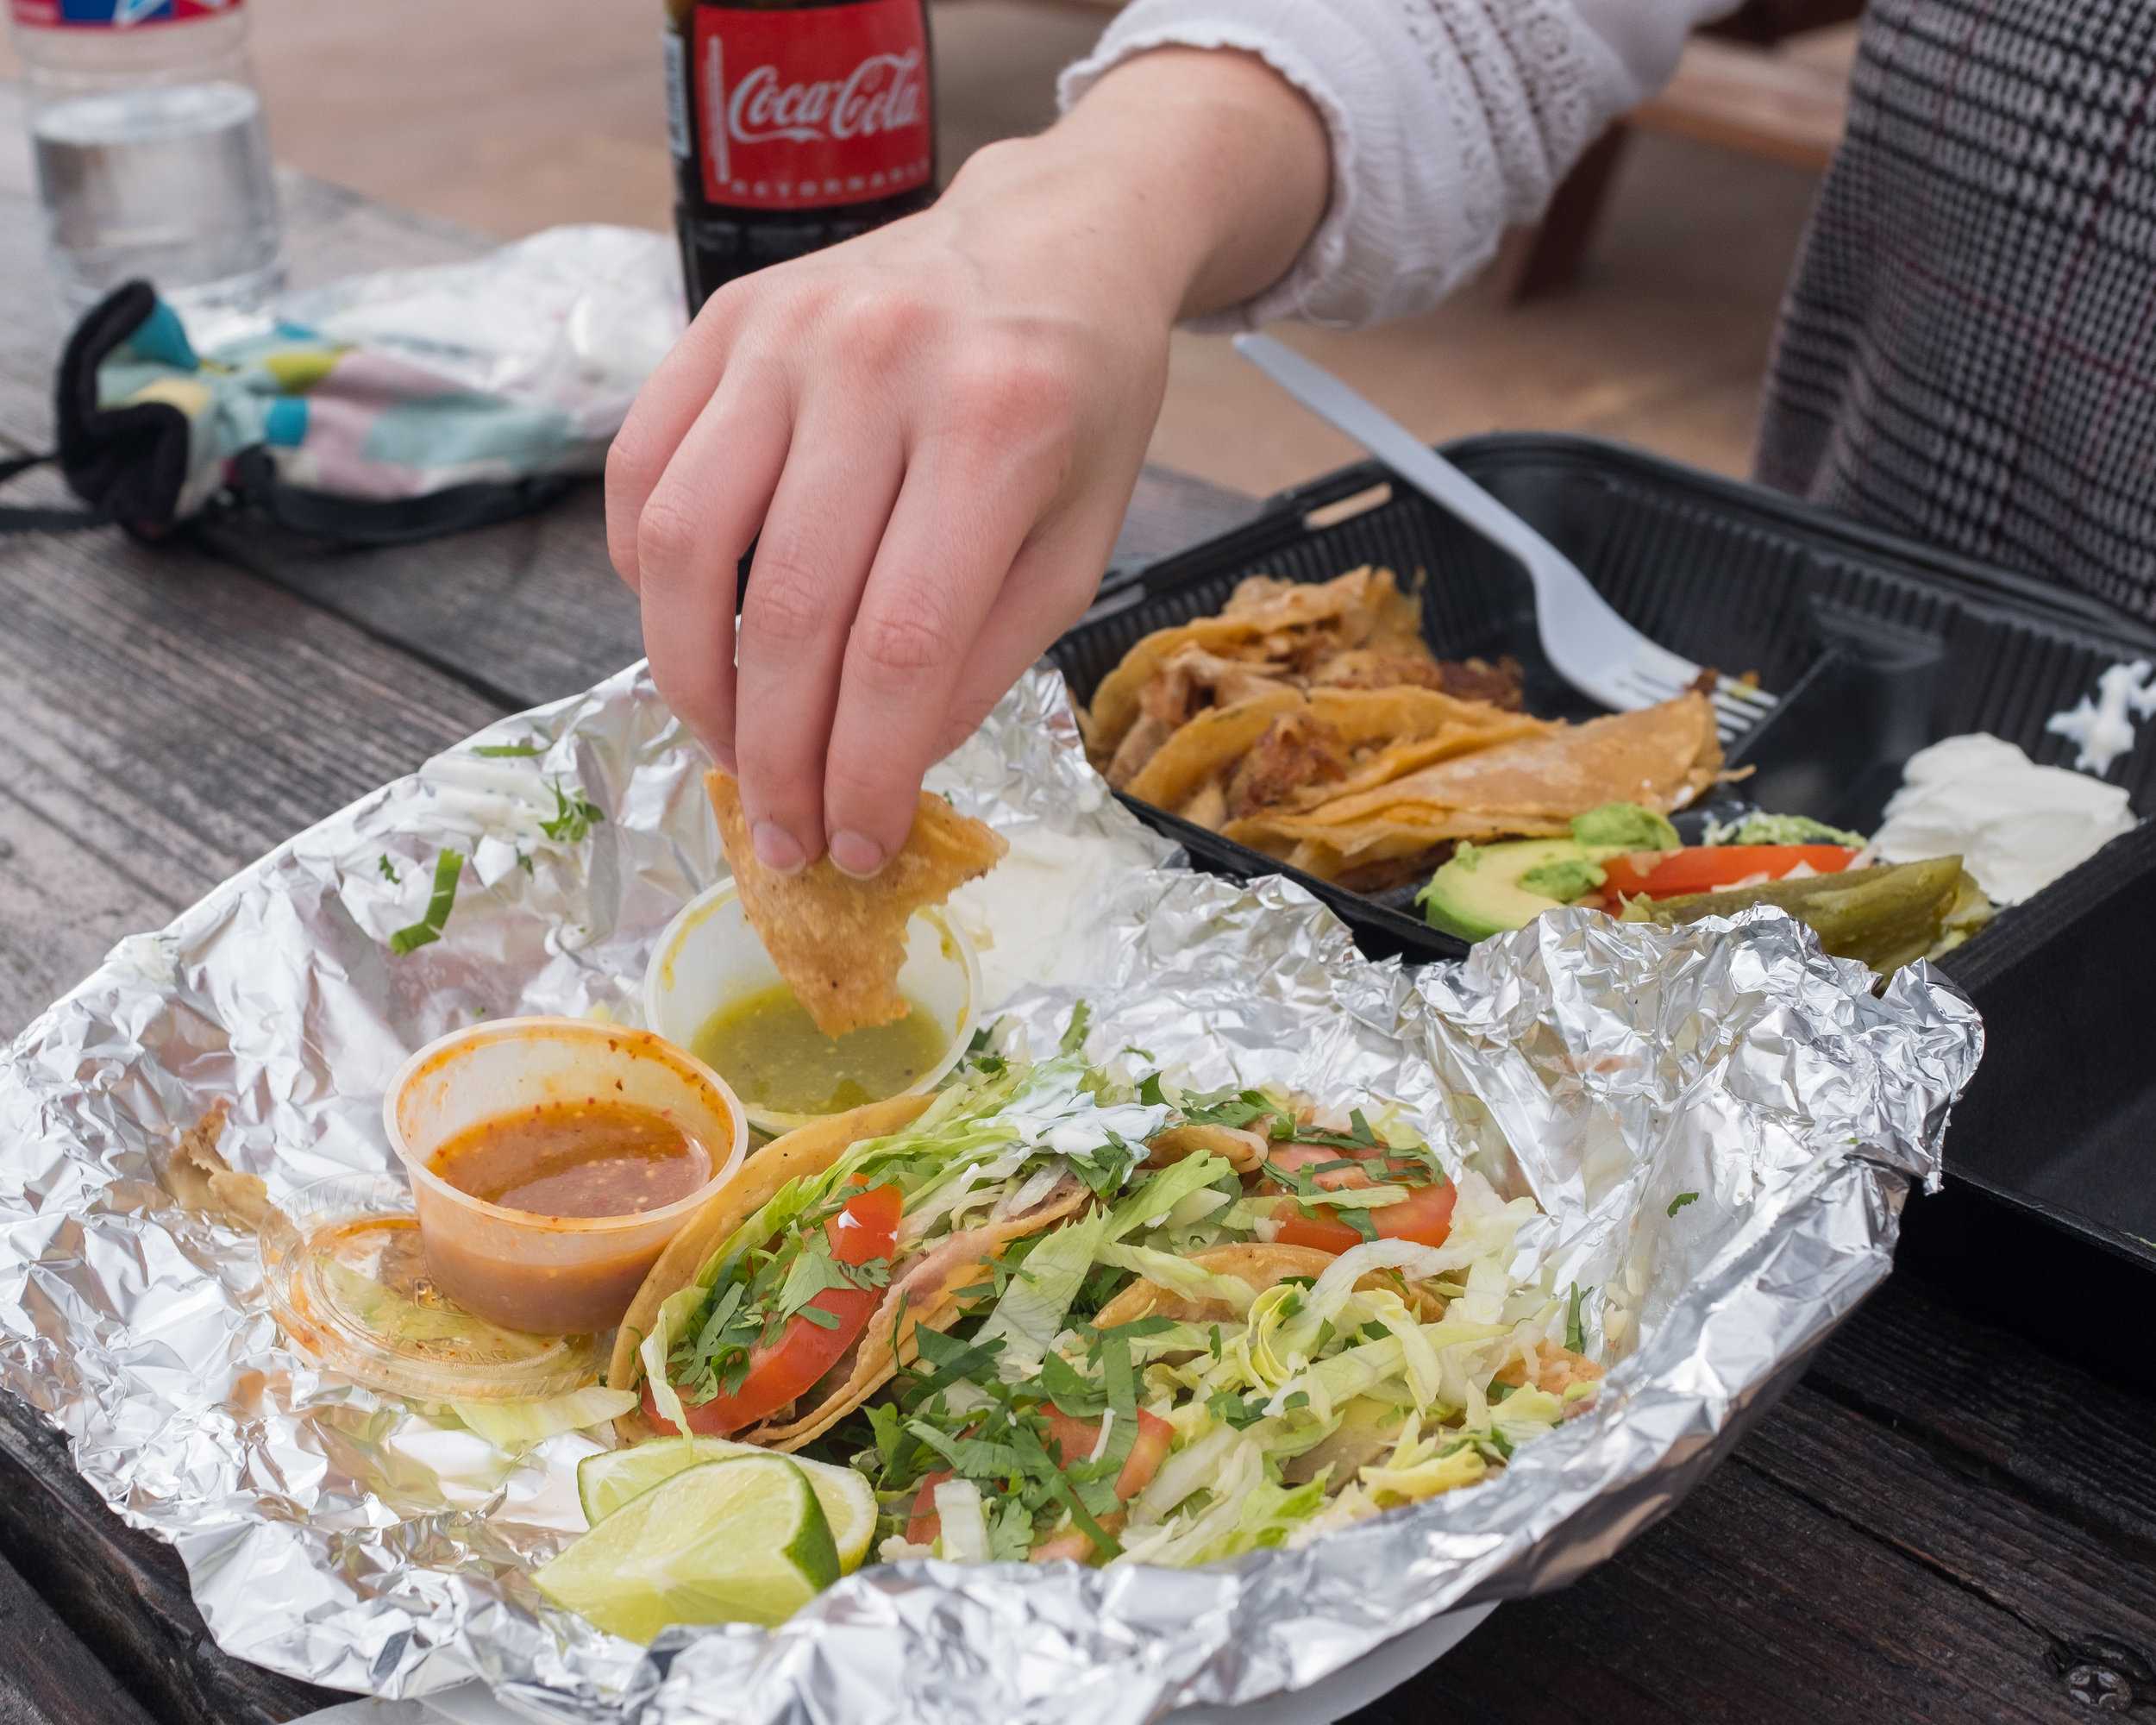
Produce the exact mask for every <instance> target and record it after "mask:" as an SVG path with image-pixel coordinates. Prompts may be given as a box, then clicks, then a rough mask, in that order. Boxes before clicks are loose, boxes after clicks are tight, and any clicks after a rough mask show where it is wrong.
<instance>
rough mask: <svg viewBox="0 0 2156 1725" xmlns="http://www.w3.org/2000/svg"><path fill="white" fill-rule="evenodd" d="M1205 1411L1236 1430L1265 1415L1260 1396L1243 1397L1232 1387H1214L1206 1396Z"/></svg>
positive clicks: (1252, 1424) (1254, 1423)
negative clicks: (1211, 1392) (1210, 1393)
mask: <svg viewBox="0 0 2156 1725" xmlns="http://www.w3.org/2000/svg"><path fill="white" fill-rule="evenodd" d="M1206 1412H1207V1413H1208V1414H1210V1415H1213V1418H1214V1419H1216V1420H1218V1421H1220V1422H1221V1423H1222V1424H1224V1425H1229V1426H1232V1427H1235V1428H1236V1430H1238V1432H1239V1431H1241V1430H1242V1429H1243V1428H1244V1427H1245V1426H1255V1425H1256V1424H1257V1422H1258V1421H1260V1420H1262V1419H1263V1418H1264V1417H1265V1403H1264V1401H1263V1398H1262V1397H1259V1396H1250V1397H1248V1398H1245V1397H1244V1396H1238V1395H1237V1394H1236V1393H1235V1392H1234V1391H1233V1390H1232V1389H1216V1390H1214V1391H1213V1394H1212V1395H1210V1396H1206Z"/></svg>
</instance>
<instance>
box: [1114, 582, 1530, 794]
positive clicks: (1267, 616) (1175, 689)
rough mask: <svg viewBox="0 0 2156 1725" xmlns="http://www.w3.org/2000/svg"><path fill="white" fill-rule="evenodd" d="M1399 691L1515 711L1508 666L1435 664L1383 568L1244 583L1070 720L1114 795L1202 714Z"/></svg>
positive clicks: (1143, 652)
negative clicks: (1336, 694) (1321, 696)
mask: <svg viewBox="0 0 2156 1725" xmlns="http://www.w3.org/2000/svg"><path fill="white" fill-rule="evenodd" d="M1401 688H1406V689H1423V690H1427V691H1431V692H1432V693H1444V694H1446V695H1450V696H1451V697H1453V698H1454V699H1458V700H1462V701H1468V702H1473V703H1476V704H1477V705H1482V706H1496V707H1499V708H1511V709H1517V708H1518V706H1520V667H1519V665H1518V664H1517V663H1516V662H1513V661H1511V660H1503V661H1501V662H1498V663H1496V664H1495V665H1492V664H1489V663H1486V662H1483V661H1482V660H1479V659H1468V660H1451V661H1440V660H1439V659H1438V657H1437V655H1435V654H1433V653H1432V652H1431V650H1430V648H1429V646H1428V644H1427V643H1426V642H1425V641H1424V640H1423V638H1422V633H1421V605H1420V602H1419V601H1418V599H1416V597H1415V595H1414V594H1413V593H1409V592H1402V591H1401V586H1400V584H1399V582H1398V581H1397V580H1395V577H1394V575H1393V573H1392V571H1391V570H1389V569H1378V568H1368V567H1365V568H1359V569H1351V570H1349V571H1348V572H1347V573H1346V574H1344V575H1338V576H1336V577H1335V578H1334V579H1332V580H1329V581H1317V582H1299V581H1287V580H1274V579H1272V578H1271V577H1269V576H1264V575H1253V576H1251V577H1250V579H1249V580H1245V581H1244V582H1242V583H1241V584H1240V585H1239V586H1238V587H1237V588H1236V590H1235V592H1234V593H1232V594H1231V595H1230V596H1229V599H1228V602H1227V604H1226V605H1225V606H1223V607H1222V608H1221V610H1220V612H1219V614H1218V615H1217V616H1213V617H1200V618H1193V619H1192V620H1191V621H1190V622H1188V623H1183V624H1175V626H1174V627H1172V628H1169V629H1161V630H1155V631H1154V632H1153V633H1152V634H1150V635H1148V636H1146V637H1144V638H1143V639H1141V640H1140V641H1138V643H1136V644H1135V645H1134V646H1132V647H1131V649H1130V651H1129V652H1127V653H1126V654H1125V655H1124V656H1123V659H1122V662H1120V663H1119V664H1118V665H1117V666H1116V667H1115V668H1113V669H1112V670H1111V671H1110V672H1109V673H1108V674H1107V675H1106V676H1105V677H1103V678H1102V679H1101V680H1100V685H1099V687H1096V688H1095V689H1094V696H1093V701H1092V704H1091V706H1089V708H1088V709H1087V711H1086V712H1085V713H1084V714H1083V715H1081V718H1082V719H1083V723H1084V726H1085V732H1086V746H1087V750H1088V752H1089V753H1090V755H1091V756H1092V759H1093V762H1094V765H1095V766H1096V767H1098V768H1100V770H1101V772H1102V773H1103V774H1105V775H1106V777H1107V780H1108V782H1109V783H1110V784H1112V785H1114V786H1115V787H1117V788H1119V789H1124V788H1128V787H1131V781H1134V780H1135V779H1136V778H1137V777H1138V775H1140V774H1141V773H1142V772H1144V769H1145V768H1146V767H1147V766H1148V765H1149V764H1150V762H1151V761H1152V760H1153V758H1154V756H1156V755H1157V754H1158V753H1159V752H1160V751H1161V750H1162V749H1163V747H1165V746H1166V745H1167V744H1168V743H1170V742H1171V740H1173V739H1174V738H1175V737H1176V736H1177V734H1178V733H1179V732H1180V731H1181V730H1183V729H1184V728H1185V727H1186V726H1188V725H1189V724H1192V723H1194V721H1197V720H1199V719H1200V718H1203V717H1204V716H1205V715H1206V714H1207V713H1209V712H1215V711H1217V710H1219V709H1224V708H1229V707H1234V706H1239V705H1241V704H1242V703H1244V702H1248V701H1252V700H1264V699H1270V698H1273V697H1276V696H1280V695H1282V694H1287V693H1296V692H1302V693H1315V692H1317V691H1319V690H1334V691H1345V692H1357V691H1372V690H1391V689H1401ZM1249 740H1250V741H1255V740H1256V734H1255V733H1252V735H1251V737H1250V739H1249ZM1133 794H1138V795H1143V794H1144V793H1142V792H1138V791H1136V790H1135V789H1133Z"/></svg>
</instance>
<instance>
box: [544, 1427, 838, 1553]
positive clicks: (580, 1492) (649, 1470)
mask: <svg viewBox="0 0 2156 1725" xmlns="http://www.w3.org/2000/svg"><path fill="white" fill-rule="evenodd" d="M770 1453H771V1452H770V1451H769V1450H762V1449H758V1448H757V1447H756V1446H755V1445H754V1444H737V1443H736V1442H735V1441H734V1440H732V1439H731V1438H655V1439H654V1440H652V1441H651V1442H649V1443H645V1444H633V1445H631V1446H630V1447H629V1448H627V1449H620V1450H602V1451H600V1452H599V1454H597V1455H593V1456H586V1457H585V1458H584V1459H583V1460H582V1461H580V1462H579V1463H578V1464H577V1469H576V1495H577V1496H578V1497H580V1499H582V1500H583V1503H584V1519H585V1520H586V1521H589V1522H590V1523H591V1524H592V1526H593V1527H597V1526H599V1523H600V1522H601V1521H605V1519H606V1518H607V1517H608V1516H609V1515H612V1514H613V1513H614V1512H615V1511H616V1510H617V1509H620V1508H621V1507H622V1505H623V1504H624V1503H626V1502H629V1500H630V1498H632V1497H636V1496H642V1494H643V1493H644V1492H647V1491H649V1490H651V1488H652V1487H653V1486H655V1485H656V1484H659V1482H660V1481H661V1480H662V1479H671V1478H673V1477H674V1475H675V1474H677V1473H680V1471H682V1470H683V1469H685V1468H692V1467H694V1466H696V1465H698V1464H699V1462H707V1461H726V1460H730V1459H731V1458H734V1457H736V1456H758V1455H769V1454H770ZM793 1465H795V1466H796V1467H798V1468H799V1469H800V1470H801V1471H802V1472H804V1473H805V1474H806V1475H807V1476H808V1481H809V1485H810V1488H811V1489H812V1490H814V1492H815V1493H816V1501H817V1502H818V1504H820V1505H821V1506H822V1507H823V1510H824V1520H825V1521H828V1522H830V1529H831V1542H832V1544H834V1545H836V1546H837V1547H838V1571H839V1573H840V1574H841V1575H851V1574H852V1573H853V1572H854V1571H856V1570H857V1569H859V1568H860V1567H861V1562H862V1559H863V1558H865V1557H867V1556H868V1542H869V1541H870V1540H873V1539H874V1538H875V1536H876V1494H875V1491H874V1488H872V1487H871V1486H870V1485H869V1484H868V1481H867V1480H866V1479H864V1478H863V1477H862V1476H861V1475H860V1474H858V1473H856V1472H855V1471H854V1470H853V1469H851V1468H850V1467H834V1466H833V1465H831V1464H830V1463H829V1462H827V1461H805V1460H803V1459H802V1458H800V1457H799V1456H797V1457H795V1458H793Z"/></svg>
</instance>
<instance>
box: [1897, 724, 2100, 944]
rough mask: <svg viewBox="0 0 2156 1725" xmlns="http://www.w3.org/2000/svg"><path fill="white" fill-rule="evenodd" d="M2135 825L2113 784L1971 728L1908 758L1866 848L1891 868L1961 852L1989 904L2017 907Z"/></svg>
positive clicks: (1956, 854)
mask: <svg viewBox="0 0 2156 1725" xmlns="http://www.w3.org/2000/svg"><path fill="white" fill-rule="evenodd" d="M2133 826H2134V815H2133V812H2132V810H2130V809H2129V808H2128V806H2127V801H2126V793H2125V792H2124V791H2122V790H2121V789H2120V788H2119V787H2117V786H2115V785H2107V784H2104V783H2103V782H2101V781H2098V780H2096V779H2092V778H2090V777H2089V776H2088V775H2086V774H2083V773H2070V772H2068V771H2066V770H2065V768H2062V767H2040V766H2038V765H2037V764H2036V763H2035V762H2034V761H2032V760H2030V759H2029V758H2028V756H2027V755H2025V754H2023V753H2022V752H2021V750H2019V749H2017V748H2015V746H2014V744H2012V743H2008V742H2006V741H2004V740H2003V739H2002V738H2000V737H1993V736H1990V735H1989V734H1987V733H1985V732H1982V731H1978V732H1975V733H1973V734H1971V735H1969V736H1966V737H1947V738H1946V740H1945V741H1943V742H1940V743H1933V744H1932V746H1931V747H1930V748H1928V749H1923V750H1918V751H1917V752H1916V753H1915V755H1912V756H1910V757H1909V760H1908V766H1907V767H1905V768H1903V769H1902V788H1901V789H1900V790H1898V791H1896V793H1894V800H1892V801H1891V802H1890V803H1889V804H1888V805H1887V806H1886V819H1885V820H1884V822H1883V823H1882V824H1881V825H1880V827H1879V830H1878V831H1877V832H1876V833H1875V834H1873V835H1872V839H1871V848H1872V850H1874V851H1875V852H1877V855H1878V856H1880V857H1882V858H1883V860H1884V861H1886V862H1922V861H1923V860H1924V859H1925V858H1926V857H1927V856H1959V857H1960V858H1961V860H1962V864H1963V866H1964V867H1965V868H1966V869H1968V870H1969V872H1970V873H1971V875H1974V876H1976V881H1977V885H1978V886H1979V887H1981V888H1984V893H1985V894H1986V896H1987V897H1989V898H1990V900H1991V901H1992V902H1993V903H1994V904H2000V905H2018V904H2020V903H2021V901H2022V900H2025V899H2030V898H2034V896H2035V895H2036V894H2038V893H2040V892H2041V891H2043V889H2044V888H2046V887H2048V886H2049V885H2051V883H2052V882H2053V881H2056V880H2058V879H2059V876H2060V875H2064V874H2065V873H2067V872H2068V871H2069V870H2070V869H2073V868H2075V867H2076V866H2078V864H2080V863H2082V862H2086V861H2087V860H2088V859H2089V858H2090V857H2091V856H2095V855H2096V852H2097V851H2098V850H2102V849H2103V847H2104V846H2105V845H2106V844H2109V843H2110V842H2111V841H2112V840H2113V839H2115V838H2116V837H2118V836H2119V835H2120V834H2121V833H2123V832H2127V831H2131V830H2132V829H2133Z"/></svg>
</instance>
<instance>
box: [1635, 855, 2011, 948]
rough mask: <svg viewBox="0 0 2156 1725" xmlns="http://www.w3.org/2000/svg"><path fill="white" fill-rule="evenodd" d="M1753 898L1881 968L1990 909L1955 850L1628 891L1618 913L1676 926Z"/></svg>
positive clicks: (1732, 910) (1961, 931) (1745, 906)
mask: <svg viewBox="0 0 2156 1725" xmlns="http://www.w3.org/2000/svg"><path fill="white" fill-rule="evenodd" d="M1754 905H1778V906H1781V907H1782V908H1783V910H1785V911H1787V912H1788V913H1789V914H1790V915H1791V916H1793V917H1796V918H1797V919H1800V920H1802V921H1803V922H1805V923H1808V924H1809V925H1811V927H1812V928H1813V929H1814V931H1816V932H1817V933H1818V935H1819V944H1821V946H1822V947H1823V948H1825V949H1826V950H1827V951H1828V952H1831V953H1833V954H1834V955H1835V957H1839V958H1860V959H1862V960H1863V961H1864V962H1865V963H1866V964H1869V965H1870V966H1871V968H1872V969H1874V970H1877V971H1878V972H1879V973H1880V974H1881V975H1885V974H1886V973H1887V972H1888V971H1890V970H1894V969H1898V968H1899V967H1901V966H1902V965H1904V964H1907V963H1908V962H1909V961H1910V960H1911V959H1914V958H1921V957H1925V956H1926V955H1927V954H1928V953H1931V952H1933V951H1934V950H1937V949H1938V948H1939V947H1940V945H1941V944H1943V943H1945V942H1946V940H1947V938H1948V937H1949V936H1950V935H1961V936H1964V937H1965V936H1966V934H1967V932H1968V931H1969V929H1970V928H1971V925H1972V924H1973V923H1975V922H1976V921H1978V920H1980V919H1981V916H1982V915H1983V914H1984V913H1988V911H1989V906H1988V905H1987V904H1985V903H1984V900H1983V898H1982V895H1981V894H1978V893H1977V891H1976V886H1975V883H1974V882H1973V881H1971V880H1970V879H1969V877H1968V876H1967V875H1965V873H1964V872H1963V870H1962V867H1961V858H1960V857H1959V856H1934V857H1932V858H1930V859H1928V860H1927V861H1925V862H1903V863H1900V864H1897V865H1896V866H1894V867H1891V868H1882V869H1852V870H1851V871H1850V872H1848V873H1847V874H1840V875H1812V876H1809V877H1808V878H1806V879H1803V880H1800V881H1761V882H1760V883H1759V884H1758V885H1757V886H1752V887H1732V888H1728V889H1727V890H1726V891H1723V892H1719V893H1692V894H1687V895H1685V896H1684V897H1682V898H1674V899H1656V900H1650V899H1645V898H1636V899H1627V900H1626V901H1625V906H1624V912H1623V915H1624V919H1625V920H1626V922H1658V923H1660V924H1661V925H1663V926H1664V927H1665V928H1675V927H1677V926H1678V925H1680V924H1683V923H1690V922H1697V921H1699V920H1700V919H1702V918H1703V917H1716V916H1734V915H1735V914H1736V913H1738V912H1739V911H1744V910H1750V909H1751V908H1752V906H1754ZM1979 906H1980V907H1981V909H1979Z"/></svg>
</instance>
